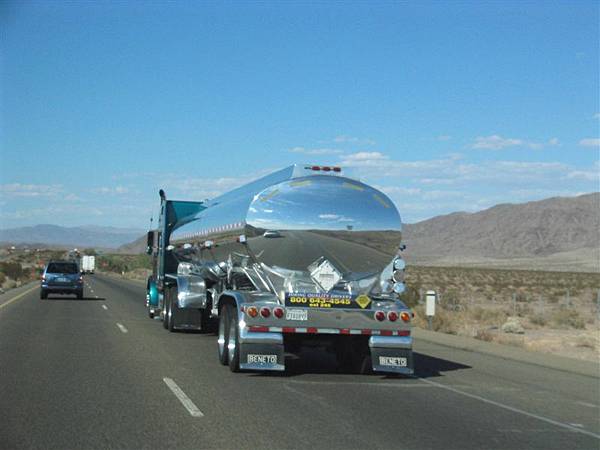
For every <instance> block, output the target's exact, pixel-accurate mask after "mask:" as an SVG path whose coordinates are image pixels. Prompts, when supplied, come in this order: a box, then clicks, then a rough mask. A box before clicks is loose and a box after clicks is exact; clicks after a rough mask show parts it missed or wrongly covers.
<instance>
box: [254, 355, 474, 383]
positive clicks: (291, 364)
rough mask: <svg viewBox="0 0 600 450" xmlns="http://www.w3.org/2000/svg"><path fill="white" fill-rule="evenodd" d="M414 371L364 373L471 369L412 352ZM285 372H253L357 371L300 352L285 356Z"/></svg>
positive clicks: (429, 373) (423, 373)
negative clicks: (341, 367)
mask: <svg viewBox="0 0 600 450" xmlns="http://www.w3.org/2000/svg"><path fill="white" fill-rule="evenodd" d="M413 357H414V364H415V373H414V375H412V376H405V375H395V374H382V373H373V372H371V373H365V374H364V375H368V378H375V377H377V378H381V379H403V378H415V377H416V378H433V377H440V376H443V373H444V372H450V371H454V370H464V369H471V368H472V367H471V366H467V365H465V364H461V363H458V362H454V361H450V360H447V359H441V358H436V357H433V356H429V355H425V354H423V353H416V352H415V353H413ZM285 366H286V370H285V372H261V373H254V374H253V375H254V376H275V377H284V378H288V377H296V376H300V375H306V374H332V375H333V374H338V375H339V374H344V375H351V374H357V371H353V370H343V369H340V368H339V367H338V365H337V363H336V360H335V357H334V356H333V355H330V354H327V353H325V354H324V353H322V352H306V353H304V352H303V353H301V354H300V357H287V358H286V362H285Z"/></svg>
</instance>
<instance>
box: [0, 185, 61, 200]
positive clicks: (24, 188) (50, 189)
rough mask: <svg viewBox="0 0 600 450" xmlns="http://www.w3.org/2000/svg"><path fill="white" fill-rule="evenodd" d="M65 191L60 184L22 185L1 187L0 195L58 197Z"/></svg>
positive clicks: (7, 196)
mask: <svg viewBox="0 0 600 450" xmlns="http://www.w3.org/2000/svg"><path fill="white" fill-rule="evenodd" d="M63 191H64V189H63V186H62V185H60V184H22V183H11V184H2V185H0V195H2V196H3V197H6V198H11V197H56V196H58V195H59V194H61V193H62V192H63Z"/></svg>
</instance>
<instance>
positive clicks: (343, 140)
mask: <svg viewBox="0 0 600 450" xmlns="http://www.w3.org/2000/svg"><path fill="white" fill-rule="evenodd" d="M333 142H336V143H338V144H356V145H375V144H376V142H375V141H374V140H372V139H360V138H357V137H352V136H344V135H342V136H336V137H334V138H333Z"/></svg>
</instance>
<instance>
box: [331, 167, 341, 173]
mask: <svg viewBox="0 0 600 450" xmlns="http://www.w3.org/2000/svg"><path fill="white" fill-rule="evenodd" d="M333 171H334V172H341V171H342V168H341V167H334V168H333Z"/></svg>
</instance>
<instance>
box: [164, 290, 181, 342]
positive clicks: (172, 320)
mask: <svg viewBox="0 0 600 450" xmlns="http://www.w3.org/2000/svg"><path fill="white" fill-rule="evenodd" d="M168 292H169V315H168V316H167V317H168V319H169V320H168V322H167V325H168V329H169V331H170V332H171V333H173V332H175V331H177V329H176V328H175V324H176V323H177V321H178V320H177V319H178V318H179V317H178V316H179V307H178V306H177V288H176V287H175V286H171V287H169V291H168Z"/></svg>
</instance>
